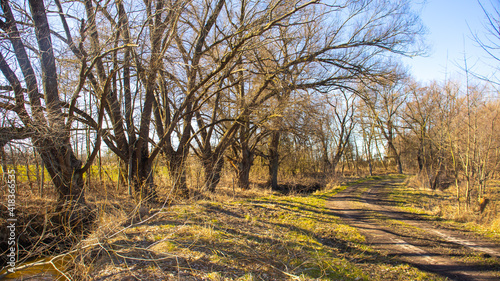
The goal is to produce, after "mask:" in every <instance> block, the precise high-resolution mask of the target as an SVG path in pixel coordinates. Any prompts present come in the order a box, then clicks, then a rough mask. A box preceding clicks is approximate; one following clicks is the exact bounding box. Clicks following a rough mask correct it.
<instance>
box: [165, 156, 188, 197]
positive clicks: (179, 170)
mask: <svg viewBox="0 0 500 281" xmlns="http://www.w3.org/2000/svg"><path fill="white" fill-rule="evenodd" d="M168 172H169V175H170V180H171V181H172V184H173V186H172V188H173V191H172V192H173V194H174V196H179V197H181V198H188V197H189V189H188V187H187V181H186V161H185V157H183V156H182V155H179V154H177V153H176V154H174V155H170V157H169V161H168Z"/></svg>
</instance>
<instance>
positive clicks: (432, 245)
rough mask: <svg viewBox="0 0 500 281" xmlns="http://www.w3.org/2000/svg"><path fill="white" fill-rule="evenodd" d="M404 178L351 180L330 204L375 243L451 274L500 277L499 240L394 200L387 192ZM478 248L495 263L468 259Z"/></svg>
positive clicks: (419, 264)
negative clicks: (467, 232) (399, 206)
mask: <svg viewBox="0 0 500 281" xmlns="http://www.w3.org/2000/svg"><path fill="white" fill-rule="evenodd" d="M402 181H403V180H401V179H389V180H374V181H367V182H363V183H360V184H356V185H352V186H350V187H348V188H346V189H345V190H344V191H342V192H339V193H338V194H337V195H335V196H334V197H331V198H330V199H329V200H328V203H327V207H328V208H330V209H331V210H332V211H333V212H334V213H335V214H336V215H338V216H339V217H341V218H342V219H343V220H344V221H345V222H346V223H347V224H349V225H351V226H353V227H356V228H357V229H358V230H359V231H360V232H361V233H362V234H363V235H364V236H365V237H366V240H367V243H368V244H369V245H370V246H372V247H373V248H375V249H377V250H379V251H381V252H383V253H385V254H387V255H390V256H394V258H396V259H400V260H403V261H405V262H407V263H409V264H412V265H414V266H416V267H418V268H420V269H422V270H426V271H430V272H435V273H438V274H440V275H442V276H444V277H448V278H450V279H452V280H500V273H499V272H498V270H499V268H500V264H495V263H497V262H498V261H500V259H499V258H500V245H498V244H495V243H493V242H490V241H485V240H480V239H473V238H470V237H467V236H465V235H464V234H463V233H460V232H459V231H456V230H452V229H447V228H444V227H442V226H437V225H435V224H433V223H431V222H430V221H426V220H424V219H422V218H421V217H420V216H419V215H415V214H411V213H407V212H404V211H401V210H400V209H397V208H395V207H393V206H391V202H389V201H388V200H387V199H386V197H387V193H388V192H389V189H390V188H392V187H394V186H395V185H397V184H400V183H401V182H402ZM478 253H481V254H480V256H481V257H484V259H490V260H492V261H493V264H491V262H490V263H487V264H479V263H473V262H464V261H463V260H464V259H466V257H468V256H474V255H475V256H477V255H478ZM460 258H462V259H460Z"/></svg>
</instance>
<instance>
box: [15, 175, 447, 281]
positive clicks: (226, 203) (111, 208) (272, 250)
mask: <svg viewBox="0 0 500 281" xmlns="http://www.w3.org/2000/svg"><path fill="white" fill-rule="evenodd" d="M111 177H112V178H113V177H114V174H112V175H111ZM94 179H95V178H94ZM370 179H373V180H375V179H382V178H381V177H372V178H367V179H360V180H353V181H351V182H350V183H349V184H356V183H360V182H362V181H365V180H370ZM24 185H25V184H24ZM324 185H326V184H324ZM347 185H348V184H330V185H328V186H326V187H325V190H322V191H317V192H315V193H313V194H310V195H289V196H283V195H280V194H277V193H273V192H271V191H270V190H268V189H259V188H256V187H254V188H252V189H251V190H248V191H242V190H239V189H236V190H234V188H231V184H230V183H229V184H227V183H226V184H221V186H220V188H218V190H217V193H216V194H211V193H203V194H201V196H200V198H205V199H202V200H192V201H184V202H178V203H177V204H175V205H172V206H166V207H161V206H159V205H158V206H156V207H153V208H146V207H144V206H142V207H141V206H136V205H135V204H134V203H133V202H132V201H131V200H130V199H129V198H128V197H127V195H126V191H125V190H124V189H116V188H115V187H116V184H113V183H106V182H104V183H102V182H100V181H97V180H94V182H92V185H91V186H90V187H89V189H88V190H87V193H86V197H87V201H88V202H89V204H91V205H92V206H93V209H95V210H97V212H98V222H97V226H96V228H95V230H94V231H93V232H92V233H91V234H90V235H89V236H88V237H87V238H86V239H85V240H83V241H82V242H81V243H79V244H77V245H74V247H73V252H72V254H71V255H69V256H68V257H69V258H70V259H71V262H69V264H71V267H70V268H68V269H67V270H65V271H64V272H65V274H67V275H68V276H71V277H72V278H73V279H75V280H122V279H124V278H126V277H130V276H135V278H136V279H137V280H340V279H341V280H441V278H440V277H437V276H436V275H434V274H430V273H426V272H423V271H421V270H419V269H417V268H415V267H412V266H410V265H408V264H405V263H402V262H400V261H397V260H396V259H394V258H391V257H387V256H384V255H383V254H380V253H379V252H377V251H375V250H374V249H372V248H370V247H369V246H367V245H366V244H365V238H364V236H363V235H361V234H360V233H359V232H358V231H357V229H355V228H353V227H350V226H348V225H346V224H344V223H343V222H342V221H341V220H340V219H339V218H338V217H337V216H335V215H334V214H333V213H332V212H330V211H329V210H328V209H327V208H326V207H325V203H326V201H327V200H328V198H329V197H330V196H333V195H334V194H336V193H337V192H340V191H342V190H344V189H345V188H346V187H347ZM20 187H21V188H20V189H19V191H20V192H24V191H26V192H24V193H22V194H19V195H20V196H19V199H20V200H23V202H19V203H20V206H21V205H24V204H25V203H24V201H26V206H28V205H30V203H29V202H31V201H33V200H32V199H33V196H35V195H33V194H32V193H30V192H28V191H27V190H28V189H27V188H26V186H24V188H23V184H20ZM29 194H31V195H29ZM30 196H31V197H30ZM35 197H36V196H35ZM37 200H38V201H40V200H42V198H38V197H37ZM45 200H47V199H45ZM28 201H29V202H28ZM38 201H36V202H38ZM33 202H35V201H33ZM33 202H31V203H33ZM46 203H47V204H48V203H49V202H46ZM40 204H41V203H40V202H38V203H37V205H38V208H40V207H39V206H40ZM30 206H31V205H30ZM26 208H27V207H26ZM65 266H66V264H65ZM132 280H133V279H132Z"/></svg>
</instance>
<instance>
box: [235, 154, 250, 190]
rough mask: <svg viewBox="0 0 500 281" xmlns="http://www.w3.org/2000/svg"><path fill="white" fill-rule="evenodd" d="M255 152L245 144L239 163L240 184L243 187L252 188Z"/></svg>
mask: <svg viewBox="0 0 500 281" xmlns="http://www.w3.org/2000/svg"><path fill="white" fill-rule="evenodd" d="M253 159H254V156H253V153H252V152H251V151H250V149H249V148H248V147H245V146H243V148H242V151H241V159H240V163H238V171H237V173H238V175H237V176H238V186H239V187H240V188H241V189H249V188H250V169H251V168H252V165H253Z"/></svg>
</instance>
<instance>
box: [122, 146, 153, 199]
mask: <svg viewBox="0 0 500 281" xmlns="http://www.w3.org/2000/svg"><path fill="white" fill-rule="evenodd" d="M147 153H148V152H147V146H146V148H144V147H143V149H142V153H140V154H139V155H140V159H138V157H137V153H133V154H132V156H131V157H132V159H131V161H130V164H129V165H131V166H130V167H129V169H128V177H129V178H128V182H129V185H130V186H129V189H131V190H129V192H130V191H132V196H133V197H134V199H135V200H136V201H137V202H142V201H145V202H152V201H154V200H156V199H157V197H156V190H155V188H154V181H153V170H152V167H151V165H150V164H149V161H148V160H149V159H148V157H147V155H148V154H147Z"/></svg>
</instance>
